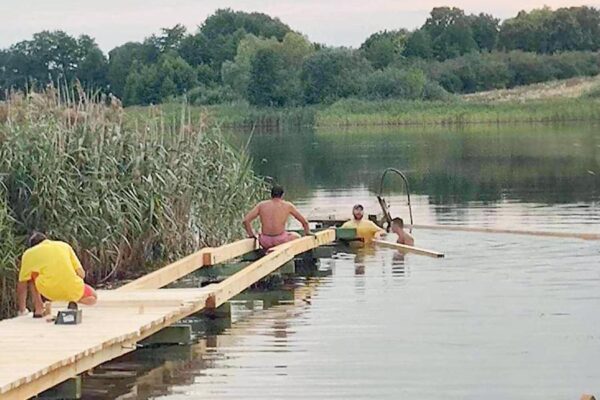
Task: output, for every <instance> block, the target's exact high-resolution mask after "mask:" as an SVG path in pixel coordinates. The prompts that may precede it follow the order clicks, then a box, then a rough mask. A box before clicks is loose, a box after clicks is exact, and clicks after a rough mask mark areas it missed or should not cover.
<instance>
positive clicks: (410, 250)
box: [373, 239, 444, 258]
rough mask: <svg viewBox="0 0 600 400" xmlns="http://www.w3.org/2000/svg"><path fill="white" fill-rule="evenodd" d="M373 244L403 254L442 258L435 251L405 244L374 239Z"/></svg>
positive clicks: (441, 255) (441, 254)
mask: <svg viewBox="0 0 600 400" xmlns="http://www.w3.org/2000/svg"><path fill="white" fill-rule="evenodd" d="M373 243H375V244H378V245H380V246H384V247H390V248H392V249H397V250H400V251H402V252H404V253H414V254H420V255H422V256H428V257H433V258H441V257H444V253H438V252H437V251H431V250H427V249H421V248H419V247H414V246H407V245H405V244H400V243H394V242H386V241H385V240H379V239H375V240H373Z"/></svg>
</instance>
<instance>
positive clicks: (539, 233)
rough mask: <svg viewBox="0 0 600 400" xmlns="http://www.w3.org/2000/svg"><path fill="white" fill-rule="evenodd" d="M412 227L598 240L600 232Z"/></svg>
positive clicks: (416, 226)
mask: <svg viewBox="0 0 600 400" xmlns="http://www.w3.org/2000/svg"><path fill="white" fill-rule="evenodd" d="M412 227H413V228H414V229H431V230H442V231H454V232H481V233H505V234H511V235H528V236H545V237H556V238H571V239H583V240H600V234H596V233H578V232H548V231H522V230H513V229H496V228H477V227H470V226H457V225H413V226H412Z"/></svg>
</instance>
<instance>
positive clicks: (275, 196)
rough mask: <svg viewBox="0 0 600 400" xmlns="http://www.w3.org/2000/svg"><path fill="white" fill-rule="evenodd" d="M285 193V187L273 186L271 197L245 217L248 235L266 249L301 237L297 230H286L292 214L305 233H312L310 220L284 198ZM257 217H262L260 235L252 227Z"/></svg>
mask: <svg viewBox="0 0 600 400" xmlns="http://www.w3.org/2000/svg"><path fill="white" fill-rule="evenodd" d="M283 193H284V191H283V187H281V186H279V185H275V186H273V188H272V189H271V199H270V200H265V201H261V202H260V203H258V204H257V205H256V206H255V207H254V208H253V209H252V210H251V211H250V212H249V213H248V214H246V217H245V218H244V228H245V229H246V233H247V234H248V237H250V238H255V239H258V242H259V243H260V245H261V246H262V247H263V248H264V249H265V250H269V249H271V248H273V247H275V246H278V245H280V244H283V243H286V242H289V241H292V240H294V239H298V238H299V237H300V235H299V234H297V233H295V232H287V231H286V230H285V227H286V224H287V221H288V218H289V216H290V215H291V216H292V217H294V218H296V219H297V220H298V222H300V223H301V224H302V227H303V228H304V234H305V235H309V234H310V227H309V225H308V221H307V220H306V218H304V216H303V215H302V214H300V212H299V211H298V209H296V207H295V206H294V205H293V204H292V203H290V202H288V201H285V200H283ZM256 218H260V225H261V233H260V235H258V236H257V235H256V233H255V232H254V229H253V228H252V221H254V220H255V219H256Z"/></svg>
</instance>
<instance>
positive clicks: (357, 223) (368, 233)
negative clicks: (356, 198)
mask: <svg viewBox="0 0 600 400" xmlns="http://www.w3.org/2000/svg"><path fill="white" fill-rule="evenodd" d="M363 211H364V208H363V206H362V205H360V204H357V205H355V206H354V207H353V208H352V216H353V217H354V218H353V219H351V220H350V221H347V222H345V223H344V224H343V225H342V228H354V229H356V236H357V237H358V238H359V239H362V241H363V242H365V243H369V242H371V241H372V240H373V239H374V238H379V236H381V234H382V233H384V232H385V231H384V230H383V229H381V228H380V227H378V226H377V225H375V224H374V223H373V222H372V221H369V220H365V219H364V218H363V217H364V214H363Z"/></svg>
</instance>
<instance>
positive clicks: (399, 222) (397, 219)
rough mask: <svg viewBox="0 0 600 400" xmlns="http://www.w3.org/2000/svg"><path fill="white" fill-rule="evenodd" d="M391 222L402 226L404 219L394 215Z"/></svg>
mask: <svg viewBox="0 0 600 400" xmlns="http://www.w3.org/2000/svg"><path fill="white" fill-rule="evenodd" d="M392 224H394V225H398V226H399V227H400V228H404V221H403V220H402V218H400V217H396V218H394V219H393V220H392Z"/></svg>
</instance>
